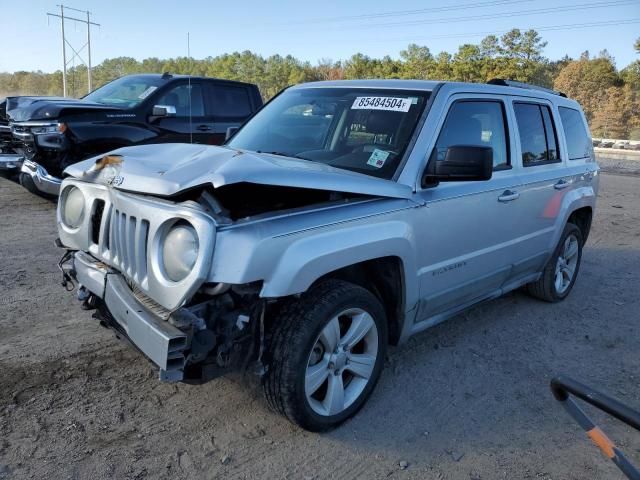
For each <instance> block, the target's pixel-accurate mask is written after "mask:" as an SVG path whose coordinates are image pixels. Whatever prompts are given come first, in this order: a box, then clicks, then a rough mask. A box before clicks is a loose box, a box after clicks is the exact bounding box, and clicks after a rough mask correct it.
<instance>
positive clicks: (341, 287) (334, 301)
mask: <svg viewBox="0 0 640 480" xmlns="http://www.w3.org/2000/svg"><path fill="white" fill-rule="evenodd" d="M386 349H387V320H386V316H385V310H384V308H383V306H382V305H381V304H380V301H379V300H378V299H377V298H376V297H375V296H374V295H373V294H372V293H371V292H369V291H368V290H366V289H364V288H362V287H360V286H358V285H354V284H352V283H348V282H344V281H342V280H327V281H325V282H322V283H320V284H318V285H317V286H316V287H314V288H312V289H311V290H309V291H308V292H306V293H304V294H302V295H301V296H300V298H297V299H295V300H293V301H291V302H290V303H288V304H287V305H285V306H284V307H283V309H282V310H281V312H280V314H279V315H278V317H277V318H275V319H274V326H273V330H272V339H271V346H270V348H269V350H268V352H267V355H266V361H267V373H266V375H265V377H264V379H263V387H264V393H265V396H266V399H267V401H268V403H269V405H270V406H271V407H272V408H273V409H274V410H275V411H277V412H278V413H280V414H282V415H284V416H285V417H286V418H287V419H288V420H290V421H291V422H293V423H295V424H297V425H299V426H300V427H302V428H304V429H306V430H310V431H316V432H317V431H325V430H329V429H331V428H334V427H336V426H337V425H339V424H340V423H342V422H344V421H345V420H347V419H348V418H349V417H351V416H353V415H354V414H355V413H356V412H357V411H358V410H359V409H360V408H361V407H362V406H363V405H364V403H365V401H366V400H367V398H368V397H369V395H370V394H371V392H372V391H373V389H374V387H375V385H376V383H377V381H378V379H379V377H380V373H381V371H382V367H383V364H384V358H385V354H386Z"/></svg>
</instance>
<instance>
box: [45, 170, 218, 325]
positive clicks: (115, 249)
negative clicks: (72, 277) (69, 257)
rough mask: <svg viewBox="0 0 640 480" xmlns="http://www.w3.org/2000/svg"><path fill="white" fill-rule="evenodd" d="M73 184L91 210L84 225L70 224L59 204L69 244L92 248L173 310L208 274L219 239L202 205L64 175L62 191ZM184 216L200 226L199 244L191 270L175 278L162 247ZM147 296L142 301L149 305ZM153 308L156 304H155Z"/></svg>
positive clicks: (64, 237)
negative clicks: (165, 268) (166, 269)
mask: <svg viewBox="0 0 640 480" xmlns="http://www.w3.org/2000/svg"><path fill="white" fill-rule="evenodd" d="M70 186H74V187H76V188H79V189H80V191H81V192H82V193H83V195H84V198H85V201H86V203H87V212H90V214H89V215H86V216H85V218H84V220H83V221H82V224H81V225H80V226H79V227H77V228H69V227H67V226H66V225H65V223H64V222H63V221H62V212H61V210H60V208H58V211H57V220H58V233H59V235H60V240H61V241H62V243H63V244H64V245H66V246H67V247H69V248H71V249H73V250H81V251H83V252H87V253H89V254H91V255H92V256H93V257H94V258H96V259H97V260H99V261H101V262H103V263H105V264H106V265H108V266H110V267H112V268H113V269H114V270H117V271H119V272H120V273H121V274H122V276H123V277H124V278H125V279H126V280H127V282H128V283H129V284H130V285H135V286H136V287H137V288H138V289H139V290H140V292H142V293H143V294H144V296H146V297H148V299H153V301H154V302H156V303H157V304H158V305H160V306H162V307H164V308H165V309H166V310H168V311H174V310H175V309H176V308H178V307H180V306H181V305H183V304H184V302H185V301H186V300H187V299H188V298H190V297H191V296H192V295H193V294H194V293H195V292H196V291H197V289H198V288H199V286H200V285H201V284H202V283H203V282H204V280H205V279H206V278H207V274H208V273H209V268H210V265H211V256H212V254H213V249H214V245H215V231H216V230H215V222H214V221H213V219H211V217H209V216H208V215H207V214H206V213H205V212H203V211H201V210H200V209H199V208H198V207H197V206H194V205H193V204H191V203H186V202H184V203H173V202H169V201H166V200H159V199H155V198H153V197H150V196H144V195H133V194H130V193H126V192H121V191H118V190H117V189H115V188H110V187H107V186H105V185H101V184H95V183H88V182H83V181H80V180H77V179H73V178H68V179H65V180H64V181H63V183H62V192H64V191H65V189H67V188H69V187H70ZM182 221H185V222H188V223H189V224H191V225H192V226H193V227H194V229H195V230H196V232H198V237H199V238H198V240H199V246H200V248H199V253H198V258H197V259H196V263H195V265H194V267H193V269H192V271H191V273H190V274H189V275H188V276H187V277H186V278H185V279H183V280H181V281H179V282H173V281H171V280H169V279H167V278H166V277H165V275H164V272H163V271H162V265H161V263H162V262H161V260H162V253H161V248H162V244H163V238H164V235H166V232H167V231H168V229H170V228H171V226H173V225H174V224H175V223H177V222H182ZM138 298H139V299H141V300H145V299H144V298H143V297H140V296H138ZM145 302H146V300H145V301H143V302H142V303H143V304H145V305H146V303H145ZM152 307H153V308H152ZM148 308H149V309H150V310H155V307H154V306H148ZM156 315H157V316H159V317H162V316H163V315H166V313H163V312H161V311H160V310H157V311H156Z"/></svg>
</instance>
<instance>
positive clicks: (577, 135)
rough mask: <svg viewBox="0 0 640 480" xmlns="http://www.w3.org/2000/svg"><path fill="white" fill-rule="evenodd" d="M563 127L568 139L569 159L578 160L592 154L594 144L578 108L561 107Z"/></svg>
mask: <svg viewBox="0 0 640 480" xmlns="http://www.w3.org/2000/svg"><path fill="white" fill-rule="evenodd" d="M558 110H559V111H560V120H561V121H562V129H563V130H564V136H565V138H566V139H567V152H568V153H569V160H578V159H580V158H587V157H590V156H591V153H592V145H591V140H589V133H588V132H587V129H586V127H585V125H584V121H583V120H582V115H580V112H579V111H578V110H575V109H573V108H568V107H559V108H558Z"/></svg>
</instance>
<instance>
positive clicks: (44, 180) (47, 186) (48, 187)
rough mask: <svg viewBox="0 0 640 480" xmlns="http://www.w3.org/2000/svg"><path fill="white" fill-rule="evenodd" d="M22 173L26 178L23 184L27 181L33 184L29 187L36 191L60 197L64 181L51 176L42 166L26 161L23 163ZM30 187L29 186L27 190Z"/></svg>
mask: <svg viewBox="0 0 640 480" xmlns="http://www.w3.org/2000/svg"><path fill="white" fill-rule="evenodd" d="M20 172H21V173H23V174H24V175H25V176H26V179H23V182H24V181H27V182H30V183H31V185H29V186H33V188H35V189H36V190H38V191H40V192H42V193H46V194H48V195H60V185H61V184H62V180H60V179H59V178H57V177H54V176H52V175H49V173H48V172H47V171H46V170H45V169H44V167H43V166H42V165H39V164H37V163H36V162H34V161H31V160H26V159H25V160H24V161H23V162H22V165H21V168H20ZM29 186H27V188H28V187H29Z"/></svg>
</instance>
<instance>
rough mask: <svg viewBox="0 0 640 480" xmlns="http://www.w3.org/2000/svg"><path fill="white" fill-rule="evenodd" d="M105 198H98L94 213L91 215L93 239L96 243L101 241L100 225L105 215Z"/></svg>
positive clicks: (94, 205)
mask: <svg viewBox="0 0 640 480" xmlns="http://www.w3.org/2000/svg"><path fill="white" fill-rule="evenodd" d="M104 207H105V203H104V200H100V199H97V200H96V201H95V202H94V204H93V215H92V217H91V241H92V242H93V243H94V244H95V245H99V243H100V225H101V224H102V216H103V215H104Z"/></svg>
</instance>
